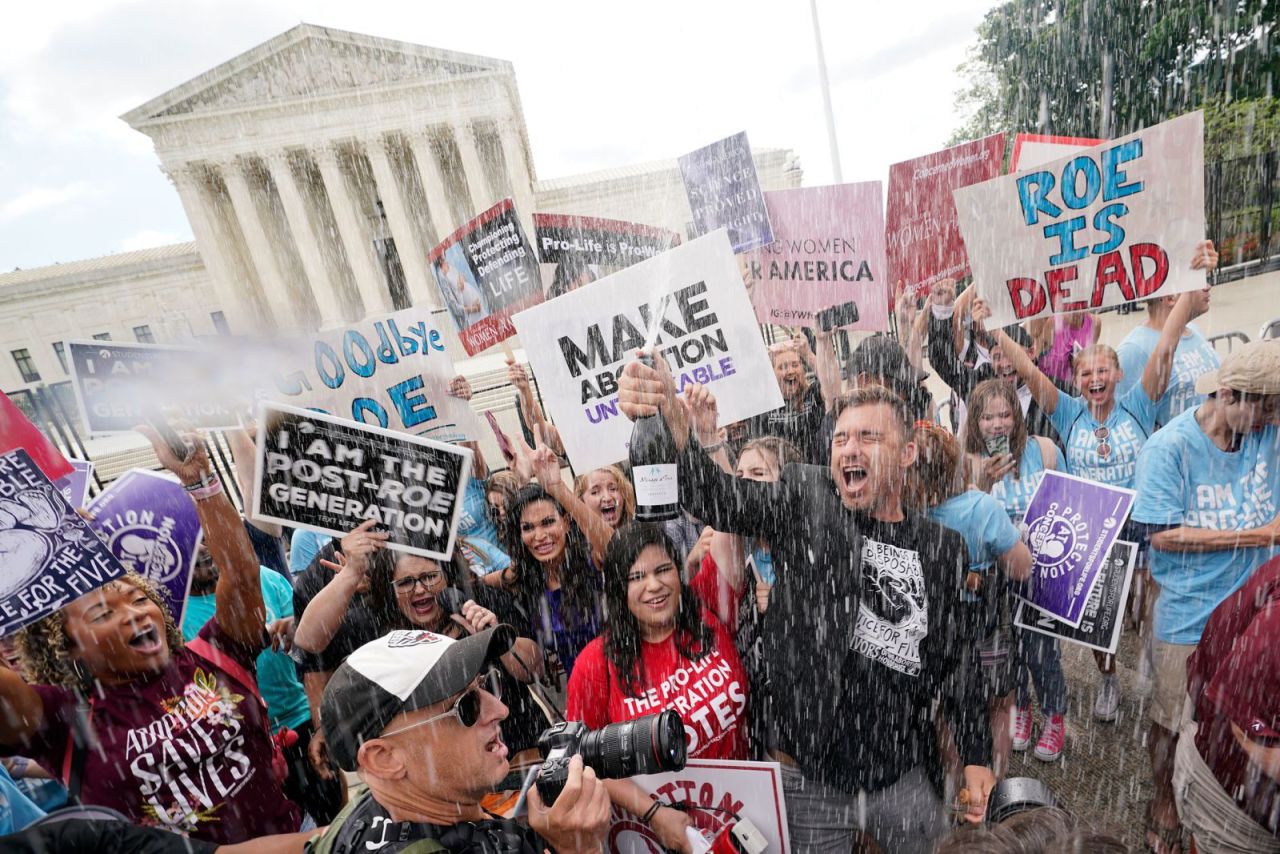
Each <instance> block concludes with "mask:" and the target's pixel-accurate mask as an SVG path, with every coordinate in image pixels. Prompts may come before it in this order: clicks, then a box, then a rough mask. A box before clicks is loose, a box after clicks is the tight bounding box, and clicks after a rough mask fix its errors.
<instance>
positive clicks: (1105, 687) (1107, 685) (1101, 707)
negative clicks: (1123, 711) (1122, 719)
mask: <svg viewBox="0 0 1280 854" xmlns="http://www.w3.org/2000/svg"><path fill="white" fill-rule="evenodd" d="M1119 712H1120V680H1119V678H1117V677H1116V675H1115V674H1114V673H1113V674H1111V675H1105V674H1104V675H1103V677H1102V679H1101V680H1100V681H1099V683H1098V696H1097V699H1095V700H1094V701H1093V716H1094V718H1095V719H1097V720H1100V721H1114V720H1115V719H1116V716H1117V715H1118V714H1119Z"/></svg>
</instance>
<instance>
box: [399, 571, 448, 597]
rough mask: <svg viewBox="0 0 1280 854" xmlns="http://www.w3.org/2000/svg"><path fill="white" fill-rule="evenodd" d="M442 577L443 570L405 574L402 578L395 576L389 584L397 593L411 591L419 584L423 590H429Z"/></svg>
mask: <svg viewBox="0 0 1280 854" xmlns="http://www.w3.org/2000/svg"><path fill="white" fill-rule="evenodd" d="M443 578H444V573H443V572H439V571H435V572H424V573H422V574H421V575H407V576H405V577H404V578H397V579H396V580H395V581H393V582H391V586H392V587H394V588H395V589H396V592H397V593H412V592H413V591H414V590H416V589H417V588H418V586H419V585H421V586H422V589H423V590H430V589H431V588H432V587H435V586H436V585H437V584H439V583H440V581H441V579H443Z"/></svg>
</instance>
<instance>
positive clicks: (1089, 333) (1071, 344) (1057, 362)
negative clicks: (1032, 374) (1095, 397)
mask: <svg viewBox="0 0 1280 854" xmlns="http://www.w3.org/2000/svg"><path fill="white" fill-rule="evenodd" d="M1094 322H1095V321H1094V319H1093V315H1091V314H1086V315H1085V316H1084V323H1081V324H1080V327H1079V328H1078V329H1073V328H1072V327H1070V326H1068V325H1067V323H1066V318H1065V317H1062V316H1061V315H1055V316H1054V318H1053V344H1052V345H1051V346H1050V347H1049V349H1048V350H1047V351H1045V354H1044V355H1043V356H1041V357H1040V370H1042V371H1044V372H1045V374H1046V375H1047V376H1048V377H1049V378H1050V379H1055V380H1059V381H1061V382H1071V379H1072V374H1071V357H1072V356H1074V355H1075V354H1076V353H1078V352H1079V351H1081V350H1083V349H1084V348H1086V347H1090V346H1092V345H1093V324H1094Z"/></svg>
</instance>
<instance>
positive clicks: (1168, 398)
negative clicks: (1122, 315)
mask: <svg viewBox="0 0 1280 854" xmlns="http://www.w3.org/2000/svg"><path fill="white" fill-rule="evenodd" d="M1159 341H1160V333H1159V332H1158V331H1157V330H1155V329H1152V328H1151V327H1150V326H1139V327H1137V328H1136V329H1134V330H1133V331H1131V332H1130V333H1129V334H1128V335H1126V336H1125V337H1124V341H1121V342H1120V346H1119V347H1117V348H1116V355H1118V356H1119V357H1120V368H1121V370H1123V371H1124V377H1122V378H1121V380H1120V382H1119V384H1118V385H1117V386H1116V394H1117V395H1121V394H1124V393H1125V392H1127V391H1128V390H1129V389H1131V388H1133V387H1134V386H1135V385H1138V384H1139V383H1140V382H1141V381H1142V372H1143V371H1144V370H1146V367H1147V362H1149V361H1151V354H1152V353H1154V352H1155V350H1156V344H1157V343H1158V342H1159ZM1221 364H1222V363H1221V360H1220V359H1219V358H1218V354H1217V353H1216V352H1215V351H1214V349H1213V345H1212V344H1210V343H1209V342H1208V341H1207V340H1206V339H1205V337H1204V336H1203V335H1201V334H1200V330H1199V329H1196V327H1195V326H1194V325H1191V324H1188V325H1187V334H1186V335H1183V336H1182V338H1181V339H1179V341H1178V349H1177V350H1175V351H1174V353H1173V368H1172V369H1171V371H1170V372H1169V387H1168V388H1166V389H1165V391H1164V394H1162V395H1161V396H1160V399H1159V400H1158V401H1156V424H1157V425H1164V424H1168V423H1169V422H1170V421H1172V420H1173V419H1174V418H1176V417H1178V416H1179V415H1181V414H1182V413H1184V412H1186V411H1187V410H1188V409H1194V408H1195V407H1197V406H1199V405H1200V404H1202V403H1204V398H1205V396H1204V395H1203V394H1196V380H1197V379H1198V378H1199V377H1200V376H1201V375H1202V374H1207V373H1208V372H1209V371H1216V370H1217V369H1218V368H1219V367H1220V366H1221Z"/></svg>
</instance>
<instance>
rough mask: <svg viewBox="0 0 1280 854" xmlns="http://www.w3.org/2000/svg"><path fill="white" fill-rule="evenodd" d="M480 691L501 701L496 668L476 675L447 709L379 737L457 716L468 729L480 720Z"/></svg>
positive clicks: (499, 676) (499, 683)
mask: <svg viewBox="0 0 1280 854" xmlns="http://www.w3.org/2000/svg"><path fill="white" fill-rule="evenodd" d="M481 691H487V692H488V693H490V694H492V695H493V697H494V699H496V700H498V701H499V702H501V700H502V677H501V675H499V673H498V670H497V668H495V667H491V668H489V670H488V671H487V672H485V673H482V674H480V676H478V677H476V681H475V682H474V683H473V684H472V685H471V687H470V688H468V689H467V691H466V693H465V694H463V695H462V696H461V697H459V698H458V701H457V702H456V703H454V704H453V705H452V706H450V707H449V710H448V711H445V712H441V713H440V714H438V715H432V716H431V717H429V718H427V719H426V720H423V721H418V722H417V723H411V724H409V725H408V726H402V727H400V728H399V729H393V730H391V732H384V733H383V734H382V735H381V736H379V738H389V737H390V736H393V735H399V734H400V733H402V732H408V731H409V730H411V729H417V728H418V727H420V726H426V725H427V724H433V723H435V722H436V721H439V720H444V719H445V718H457V719H458V723H460V724H462V725H463V726H464V727H467V728H468V729H470V728H471V727H473V726H475V725H476V722H477V721H479V720H480V706H481V705H482V704H483V703H484V698H483V697H481V696H480V692H481Z"/></svg>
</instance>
